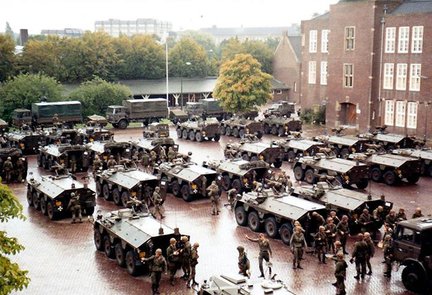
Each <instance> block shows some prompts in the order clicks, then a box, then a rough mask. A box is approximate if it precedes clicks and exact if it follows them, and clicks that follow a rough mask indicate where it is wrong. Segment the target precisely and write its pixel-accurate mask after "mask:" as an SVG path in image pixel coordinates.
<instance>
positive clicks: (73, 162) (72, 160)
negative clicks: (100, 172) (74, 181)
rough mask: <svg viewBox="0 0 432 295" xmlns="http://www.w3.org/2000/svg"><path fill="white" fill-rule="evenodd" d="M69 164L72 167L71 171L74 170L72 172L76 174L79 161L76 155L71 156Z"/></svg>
mask: <svg viewBox="0 0 432 295" xmlns="http://www.w3.org/2000/svg"><path fill="white" fill-rule="evenodd" d="M69 164H70V167H71V172H72V174H74V173H75V172H76V170H77V161H76V157H75V156H74V155H72V156H71V158H70V160H69Z"/></svg>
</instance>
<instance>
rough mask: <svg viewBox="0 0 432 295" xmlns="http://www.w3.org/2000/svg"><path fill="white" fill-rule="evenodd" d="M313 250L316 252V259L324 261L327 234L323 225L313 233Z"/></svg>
mask: <svg viewBox="0 0 432 295" xmlns="http://www.w3.org/2000/svg"><path fill="white" fill-rule="evenodd" d="M314 238H315V251H316V253H317V254H318V261H319V262H320V263H321V262H322V263H324V264H325V263H326V262H325V255H326V249H327V234H326V232H325V227H324V226H320V227H319V230H318V232H317V233H316V234H315V237H314Z"/></svg>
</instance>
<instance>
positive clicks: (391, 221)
mask: <svg viewBox="0 0 432 295" xmlns="http://www.w3.org/2000/svg"><path fill="white" fill-rule="evenodd" d="M397 221H398V220H397V217H396V211H394V210H390V212H389V214H388V215H387V216H386V219H385V222H386V223H387V224H388V225H389V226H390V227H391V228H392V229H394V228H395V226H396V222H397Z"/></svg>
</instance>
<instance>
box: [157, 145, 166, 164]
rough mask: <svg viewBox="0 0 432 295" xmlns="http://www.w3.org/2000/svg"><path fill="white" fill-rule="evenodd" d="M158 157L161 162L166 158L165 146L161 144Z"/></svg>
mask: <svg viewBox="0 0 432 295" xmlns="http://www.w3.org/2000/svg"><path fill="white" fill-rule="evenodd" d="M159 159H160V160H161V162H166V159H167V154H166V151H165V147H163V146H161V147H160V151H159Z"/></svg>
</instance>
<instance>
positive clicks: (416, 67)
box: [409, 64, 421, 91]
mask: <svg viewBox="0 0 432 295" xmlns="http://www.w3.org/2000/svg"><path fill="white" fill-rule="evenodd" d="M420 79H421V64H411V66H410V83H409V90H411V91H420Z"/></svg>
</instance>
